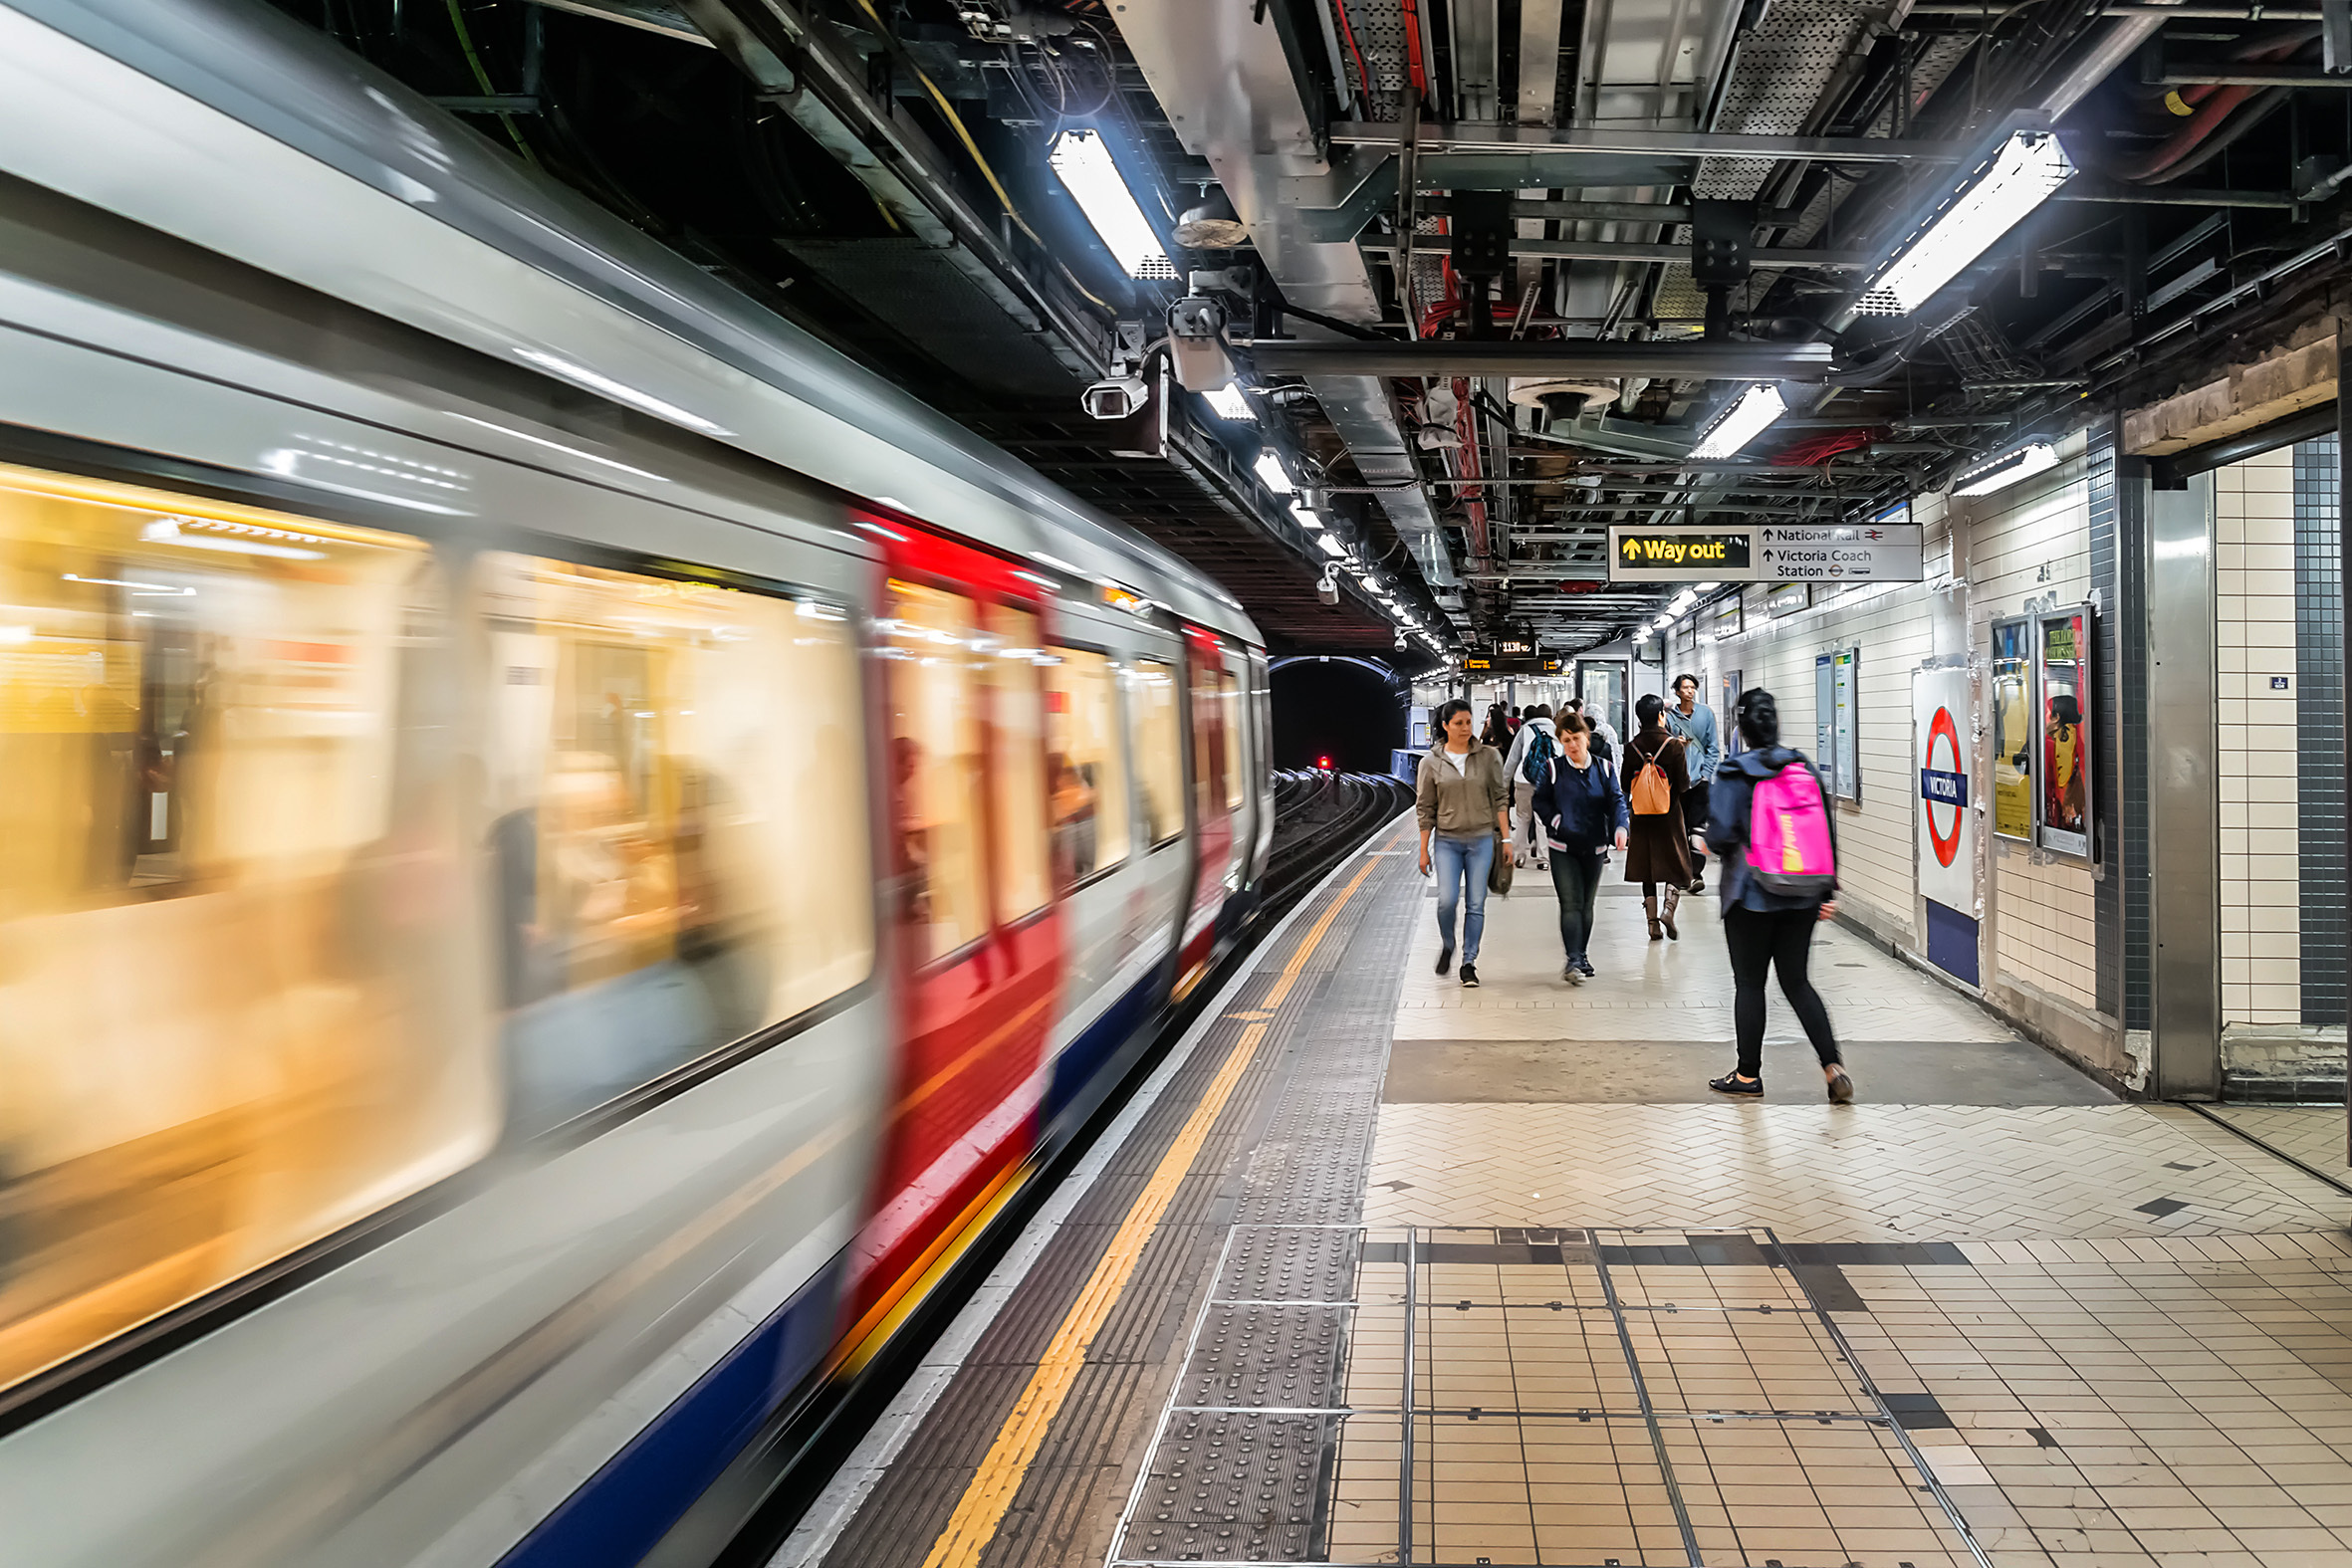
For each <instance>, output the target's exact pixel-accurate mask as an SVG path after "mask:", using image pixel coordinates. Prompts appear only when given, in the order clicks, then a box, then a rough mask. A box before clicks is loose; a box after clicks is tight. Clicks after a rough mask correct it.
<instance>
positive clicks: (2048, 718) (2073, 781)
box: [2034, 604, 2093, 859]
mask: <svg viewBox="0 0 2352 1568" xmlns="http://www.w3.org/2000/svg"><path fill="white" fill-rule="evenodd" d="M2035 629H2036V633H2037V635H2036V641H2035V650H2034V651H2035V653H2036V655H2037V658H2036V663H2037V665H2038V666H2039V669H2038V673H2039V676H2040V687H2041V701H2040V703H2039V705H2038V710H2037V711H2038V716H2039V718H2040V720H2041V781H2040V785H2039V788H2038V792H2037V796H2036V798H2037V803H2038V804H2039V806H2040V814H2041V834H2040V837H2041V845H2042V847H2043V848H2044V849H2054V850H2056V851H2058V853H2060V854H2067V855H2080V856H2082V857H2083V858H2085V859H2089V858H2090V855H2091V822H2092V819H2093V816H2092V802H2091V611H2090V607H2089V606H2088V605H2084V604H2077V605H2075V606H2074V607H2072V608H2071V609H2064V610H2060V611H2058V612H2057V613H2055V614H2052V615H2044V616H2041V617H2040V618H2039V619H2038V620H2037V621H2036V622H2035Z"/></svg>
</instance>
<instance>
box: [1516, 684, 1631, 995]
mask: <svg viewBox="0 0 2352 1568" xmlns="http://www.w3.org/2000/svg"><path fill="white" fill-rule="evenodd" d="M1536 770H1537V765H1536V764H1535V762H1534V761H1533V760H1530V762H1529V775H1528V778H1529V782H1530V783H1532V784H1534V785H1535V800H1534V811H1535V820H1536V821H1538V822H1541V823H1542V824H1543V836H1544V839H1545V841H1546V842H1548V843H1549V844H1550V846H1551V887H1552V891H1553V892H1555V893H1557V894H1558V895H1559V940H1560V946H1561V947H1562V948H1563V949H1565V950H1566V952H1567V962H1566V963H1565V964H1563V965H1562V966H1561V967H1560V972H1559V978H1560V979H1562V980H1564V981H1566V982H1567V983H1568V984H1569V985H1571V986H1581V985H1583V984H1584V981H1585V977H1586V976H1588V975H1590V974H1591V973H1592V962H1591V960H1589V959H1587V958H1586V957H1585V956H1584V944H1585V942H1586V941H1587V940H1589V939H1590V937H1591V935H1592V901H1593V897H1594V895H1595V894H1597V893H1598V892H1599V891H1600V868H1601V856H1602V855H1603V854H1604V853H1605V852H1606V851H1607V850H1608V848H1609V846H1610V845H1611V844H1614V845H1616V846H1617V847H1618V848H1619V849H1623V848H1624V847H1625V828H1626V824H1627V822H1628V821H1629V820H1630V818H1629V817H1628V815H1627V812H1626V808H1625V791H1624V789H1623V787H1622V786H1620V785H1619V784H1618V783H1617V770H1615V769H1614V768H1611V767H1610V766H1609V765H1608V764H1606V763H1604V762H1601V761H1600V760H1599V759H1598V758H1596V757H1594V756H1593V755H1592V726H1591V724H1590V723H1588V722H1587V721H1586V720H1585V719H1584V718H1583V716H1581V715H1579V714H1569V715H1568V716H1567V717H1566V718H1563V719H1561V720H1560V721H1559V750H1558V751H1557V752H1554V753H1552V754H1551V755H1550V756H1549V757H1548V758H1547V759H1545V760H1544V761H1543V763H1542V764H1541V766H1540V777H1538V776H1537V771H1536Z"/></svg>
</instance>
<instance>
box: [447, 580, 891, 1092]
mask: <svg viewBox="0 0 2352 1568" xmlns="http://www.w3.org/2000/svg"><path fill="white" fill-rule="evenodd" d="M476 585H477V592H478V598H477V602H478V603H479V605H480V608H481V612H482V616H483V630H484V635H485V639H486V641H485V647H484V650H483V651H484V653H485V654H486V656H487V668H488V671H489V675H490V681H489V691H488V705H489V706H488V712H487V714H486V718H487V720H488V725H487V732H488V738H489V755H488V756H487V758H486V759H485V771H486V774H487V780H486V783H487V785H488V788H489V792H490V800H489V821H490V826H489V830H488V846H489V851H490V861H491V879H490V880H491V884H492V893H493V901H494V905H495V909H496V912H497V925H498V935H497V955H498V957H497V964H498V989H499V992H500V995H501V999H502V1001H503V1002H504V1005H505V1008H506V1009H507V1010H506V1019H505V1028H504V1037H505V1038H504V1043H505V1050H506V1065H507V1074H508V1082H509V1085H510V1094H511V1097H512V1098H511V1103H510V1106H509V1116H508V1123H509V1126H510V1128H511V1129H512V1130H513V1131H514V1132H515V1133H517V1134H529V1133H532V1132H536V1131H539V1130H541V1129H543V1128H546V1127H549V1126H552V1125H554V1124H555V1123H556V1122H559V1121H562V1120H564V1119H566V1118H567V1117H570V1116H573V1115H577V1114H579V1113H580V1112H582V1111H585V1110H588V1109H589V1108H591V1107H593V1106H595V1105H597V1104H600V1103H601V1102H603V1101H605V1100H607V1099H610V1098H611V1097H612V1096H613V1095H615V1094H618V1093H621V1092H623V1091H625V1090H627V1089H630V1088H634V1087H635V1086H636V1085H638V1084H640V1083H643V1082H645V1081H647V1080H649V1079H651V1078H654V1077H657V1076H659V1075H660V1074H661V1073H663V1072H665V1071H667V1070H668V1069H670V1068H672V1067H675V1066H677V1065H679V1064H681V1063H683V1062H687V1061H691V1060H693V1059H694V1058H696V1057H698V1056H701V1055H703V1054H705V1053H706V1052H708V1051H711V1050H714V1049H717V1048H718V1047H720V1046H723V1045H726V1044H728V1043H730V1042H732V1041H734V1040H737V1039H740V1038H742V1037H743V1036H745V1035H747V1034H750V1033H752V1032H754V1031H756V1030H758V1029H761V1028H764V1027H766V1026H768V1025H769V1024H772V1023H777V1022H780V1021H782V1020H783V1019H785V1018H788V1017H791V1016H793V1015H794V1014H796V1013H799V1012H802V1011H805V1010H806V1009H807V1008H810V1007H811V1006H813V1005H815V1004H816V1003H819V1002H822V1001H823V1000H824V999H825V998H827V997H831V996H834V995H836V994H838V993H840V992H842V991H845V990H847V989H848V988H849V987H850V986H852V985H854V984H856V983H857V982H858V981H859V980H861V979H862V978H864V976H865V975H866V973H867V971H868V970H869V969H870V968H871V966H872V958H873V929H872V924H873V923H872V918H871V909H870V907H869V905H868V903H867V901H866V900H865V899H864V898H863V897H862V896H860V893H859V890H860V889H862V888H864V887H866V886H868V885H870V878H869V877H868V875H867V871H866V865H865V844H866V836H865V803H864V802H865V793H864V770H863V769H862V768H861V767H860V766H859V761H860V754H859V742H858V735H859V723H858V715H859V703H858V686H857V661H856V653H855V650H854V647H853V646H852V641H851V637H850V634H849V620H848V617H847V616H846V615H845V614H844V613H843V612H842V611H840V610H838V609H834V608H832V607H830V606H828V605H824V604H821V603H816V602H802V603H795V602H794V601H792V600H790V599H786V598H781V597H771V596H769V595H767V594H763V593H752V592H745V591H742V590H739V589H734V588H729V587H723V586H718V585H714V584H710V583H702V582H680V581H676V580H673V579H670V578H663V577H650V576H641V575H638V574H636V573H634V572H627V571H615V570H608V569H605V568H602V567H597V566H588V565H580V564H576V563H573V562H569V561H560V560H540V559H537V558H531V557H523V556H512V555H502V554H500V555H489V556H485V557H483V558H482V560H481V562H480V565H479V572H478V577H477V584H476Z"/></svg>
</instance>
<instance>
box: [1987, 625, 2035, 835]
mask: <svg viewBox="0 0 2352 1568" xmlns="http://www.w3.org/2000/svg"><path fill="white" fill-rule="evenodd" d="M1992 674H1993V690H1992V692H1991V693H1990V701H1989V703H1988V707H1989V710H1990V712H1991V714H1992V716H1993V831H1994V832H1995V834H1997V835H1998V836H1999V837H2002V838H2016V839H2022V840H2024V841H2026V842H2028V843H2030V842H2031V841H2032V839H2033V773H2034V769H2033V642H2032V628H2031V627H2030V626H2028V625H2027V624H2026V623H2025V622H2024V621H2021V620H2004V621H1997V622H1995V623H1994V626H1993V671H1992Z"/></svg>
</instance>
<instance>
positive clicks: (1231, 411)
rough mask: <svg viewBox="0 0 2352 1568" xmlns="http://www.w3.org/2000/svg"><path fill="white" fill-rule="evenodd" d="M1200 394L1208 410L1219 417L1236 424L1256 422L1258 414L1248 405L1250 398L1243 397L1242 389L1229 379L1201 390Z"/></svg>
mask: <svg viewBox="0 0 2352 1568" xmlns="http://www.w3.org/2000/svg"><path fill="white" fill-rule="evenodd" d="M1201 396H1202V397H1203V398H1205V399H1207V401H1208V404H1209V412H1211V413H1213V414H1215V415H1216V416H1217V417H1218V418H1220V419H1230V420H1232V421H1233V422H1234V423H1236V424H1256V423H1257V422H1258V415H1257V413H1256V411H1255V410H1253V409H1252V408H1251V407H1250V400H1249V399H1248V398H1246V397H1244V396H1243V395H1242V389H1241V388H1240V387H1238V386H1236V385H1234V384H1233V383H1232V382H1231V381H1228V382H1226V383H1225V385H1223V386H1219V387H1214V388H1212V389H1211V390H1209V391H1206V392H1203V393H1202V394H1201Z"/></svg>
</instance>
